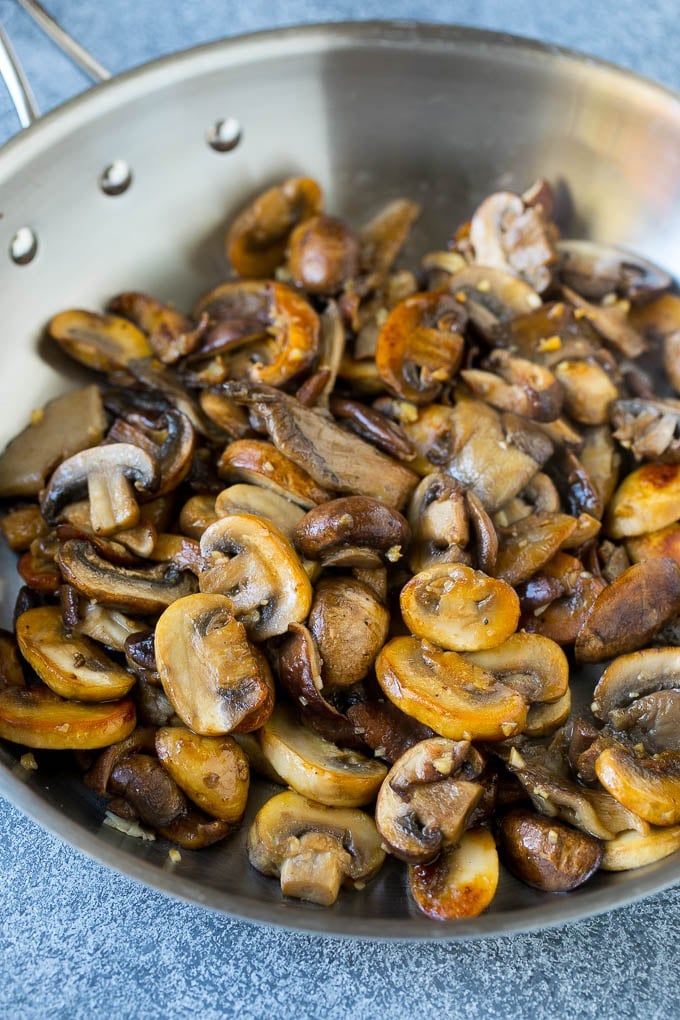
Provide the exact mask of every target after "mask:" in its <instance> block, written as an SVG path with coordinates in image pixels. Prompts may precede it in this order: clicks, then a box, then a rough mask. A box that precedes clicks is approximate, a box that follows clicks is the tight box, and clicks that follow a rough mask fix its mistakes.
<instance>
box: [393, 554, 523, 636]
mask: <svg viewBox="0 0 680 1020" xmlns="http://www.w3.org/2000/svg"><path fill="white" fill-rule="evenodd" d="M400 603H401V611H402V614H403V617H404V622H405V623H406V626H407V627H408V628H409V630H410V631H411V632H412V633H413V634H416V635H417V636H418V637H422V638H425V639H426V640H427V641H432V642H434V643H436V644H438V645H440V646H441V647H442V648H447V649H449V650H451V651H463V652H464V651H477V650H479V649H482V648H493V647H494V646H495V645H499V644H501V642H503V641H505V639H506V638H508V637H509V636H510V635H511V634H512V633H513V631H514V630H515V629H516V627H517V623H518V620H519V599H518V598H517V595H516V594H515V592H514V591H513V590H512V588H511V587H510V585H508V584H506V583H505V581H500V580H497V579H496V578H492V577H488V576H487V575H486V574H483V573H482V572H481V571H479V570H473V569H472V568H471V567H467V566H465V565H464V564H462V563H452V564H440V565H438V566H434V567H430V568H429V569H428V570H422V571H421V572H420V573H419V574H416V575H415V577H413V578H411V580H410V581H409V582H408V583H407V584H406V585H405V586H404V587H403V588H402V591H401V596H400Z"/></svg>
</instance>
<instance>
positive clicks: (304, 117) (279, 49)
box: [0, 23, 680, 939]
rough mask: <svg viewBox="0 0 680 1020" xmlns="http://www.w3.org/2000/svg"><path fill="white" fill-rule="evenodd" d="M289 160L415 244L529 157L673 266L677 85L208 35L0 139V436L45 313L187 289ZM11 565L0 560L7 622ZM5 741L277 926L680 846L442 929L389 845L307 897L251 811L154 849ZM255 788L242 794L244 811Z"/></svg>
mask: <svg viewBox="0 0 680 1020" xmlns="http://www.w3.org/2000/svg"><path fill="white" fill-rule="evenodd" d="M26 112H27V116H28V111H26ZM218 121H226V122H228V123H227V130H226V136H227V143H229V141H231V142H233V141H234V139H235V137H236V136H237V135H238V130H240V140H239V141H238V144H236V145H234V146H232V147H231V148H226V145H225V146H223V148H226V151H222V152H220V151H216V149H214V148H212V147H211V145H210V144H209V143H208V141H207V138H208V137H209V136H210V133H211V129H212V128H213V126H214V125H215V123H216V122H218ZM235 122H238V130H237V125H236V123H235ZM223 136H225V132H223ZM116 161H122V162H124V163H125V164H126V165H127V167H128V168H129V170H130V173H131V184H130V186H129V187H127V189H125V190H123V191H122V193H120V194H118V195H110V194H106V193H104V192H103V191H102V187H101V175H102V173H103V171H104V170H105V168H107V167H109V166H111V164H116ZM117 170H118V171H120V170H121V166H120V165H118V164H117ZM302 171H304V172H305V173H307V174H310V175H313V176H314V177H317V178H318V179H319V180H320V181H321V182H322V183H323V185H324V188H325V191H326V194H327V206H328V207H329V208H330V209H332V210H336V211H338V212H339V213H341V214H343V215H345V216H347V217H349V218H350V219H351V220H353V221H354V222H357V221H359V222H360V221H361V219H362V217H364V216H365V215H366V214H369V213H370V212H372V211H373V210H375V209H376V208H377V207H378V206H379V205H380V203H382V202H384V201H385V200H386V199H388V198H390V197H393V196H397V195H406V196H410V197H414V198H417V199H418V200H419V201H421V202H422V203H423V206H424V215H423V218H422V221H421V223H420V225H419V227H418V229H417V232H416V236H415V238H414V250H422V249H423V246H424V245H425V244H427V243H429V244H441V243H442V242H443V241H445V239H446V237H447V235H448V232H449V231H450V229H451V228H452V227H453V225H454V224H456V223H457V222H458V221H459V220H460V219H461V218H462V217H464V216H465V215H466V214H467V213H469V211H470V210H471V209H472V208H473V206H474V204H475V203H476V202H477V201H478V200H479V199H481V198H482V197H483V196H484V195H485V194H486V193H487V192H489V191H490V190H493V189H494V188H498V187H499V186H502V187H509V188H518V189H522V188H523V187H525V186H526V185H528V184H529V183H530V182H531V181H532V180H533V179H534V178H535V177H536V176H538V175H543V176H545V177H548V178H550V179H551V180H553V181H558V182H562V183H563V184H564V185H565V193H566V189H568V192H569V193H570V194H571V196H572V197H573V203H574V210H573V213H572V216H571V221H570V224H569V230H570V233H571V234H573V235H580V236H585V235H591V236H593V237H595V238H598V239H601V240H604V241H612V242H617V243H621V244H625V245H628V246H629V247H632V248H634V249H637V250H638V251H640V252H642V253H644V254H646V255H649V256H650V257H652V258H653V259H655V260H656V261H658V262H660V263H662V264H663V265H664V266H665V267H666V268H667V269H669V270H671V271H672V272H674V273H675V274H676V275H677V274H679V273H680V98H679V97H678V96H677V95H675V94H672V93H670V92H668V91H666V90H664V89H662V88H661V87H659V86H657V85H654V84H652V83H650V82H647V81H644V80H642V79H640V78H638V77H636V76H634V75H632V74H629V73H627V72H624V71H622V70H619V69H617V68H615V67H611V66H608V65H605V64H602V63H599V62H596V61H593V60H590V59H587V58H585V57H581V56H578V55H575V54H573V53H569V52H565V51H564V50H560V49H557V48H555V47H547V46H542V45H539V44H537V43H532V42H528V41H525V40H522V39H518V38H513V37H509V36H501V35H495V34H491V33H486V32H479V31H473V30H469V29H459V28H455V27H450V26H446V27H444V26H431V25H430V26H426V25H417V24H403V23H362V24H345V25H320V26H310V27H306V28H300V29H292V30H286V31H277V32H267V33H263V34H260V35H256V36H249V37H245V38H240V39H234V40H228V41H223V42H217V43H214V44H212V45H209V46H205V47H201V48H199V49H196V50H192V51H190V52H187V53H180V54H178V55H176V56H173V57H170V58H166V59H163V60H160V61H157V62H155V63H153V64H151V65H149V66H147V67H144V68H141V69H139V70H135V71H132V72H130V73H128V74H125V75H122V76H121V77H119V78H116V79H113V80H111V81H109V82H106V83H104V84H100V85H98V86H97V87H95V88H94V89H93V90H92V91H91V92H88V93H86V94H85V95H83V96H80V97H78V98H77V99H75V100H73V101H71V102H70V103H67V104H66V106H64V107H62V108H61V109H60V110H58V111H56V112H54V113H52V114H50V115H49V116H47V117H45V118H44V119H43V120H41V121H39V122H38V123H36V124H34V125H33V126H32V127H30V128H29V129H28V130H27V131H25V132H23V133H22V134H20V135H19V136H18V137H17V138H15V139H14V140H13V141H11V142H10V143H9V144H8V145H7V146H6V147H5V149H4V150H3V151H2V153H0V213H1V216H0V305H1V307H2V316H1V319H0V321H1V322H2V328H3V337H2V373H1V376H0V387H1V393H2V395H1V397H0V443H4V442H5V441H6V440H7V439H9V437H10V436H11V435H12V434H13V433H14V432H16V431H17V429H18V428H19V427H21V426H23V424H24V423H25V422H26V420H27V417H28V414H29V412H30V410H31V409H32V408H34V407H36V406H38V405H40V404H42V403H43V402H44V401H45V400H46V399H47V398H48V397H49V396H51V395H52V394H53V393H54V392H55V391H57V390H58V389H59V388H63V387H64V385H65V381H64V375H65V374H66V373H67V371H68V370H67V368H66V366H65V365H64V364H63V362H62V361H61V360H59V358H58V357H57V355H55V354H54V352H50V351H49V350H48V349H47V348H43V345H42V342H41V339H40V338H41V330H42V327H43V325H44V323H45V321H46V319H47V318H48V317H49V316H50V315H52V314H53V313H54V312H55V311H57V310H59V309H62V308H64V307H71V306H84V307H94V308H96V307H98V306H99V305H100V304H101V303H102V302H104V301H105V300H106V299H107V298H108V297H109V296H110V295H112V294H114V293H116V292H117V291H120V290H124V289H132V288H134V289H142V290H148V291H150V292H151V293H153V294H156V295H158V296H159V297H161V298H163V299H172V300H174V301H176V302H177V303H178V305H179V306H180V307H181V306H190V305H191V302H192V299H193V298H195V297H196V296H197V295H198V294H199V293H200V292H203V291H205V290H206V289H207V288H208V287H210V286H212V285H213V284H214V283H215V282H216V281H218V280H219V279H220V278H221V277H222V276H223V274H224V271H225V265H224V261H223V254H222V234H223V224H224V222H225V220H226V218H227V216H228V215H229V214H230V213H231V212H233V211H234V210H235V209H236V208H238V206H239V204H240V203H241V202H242V201H243V200H244V199H245V198H246V196H249V195H251V194H252V193H253V192H254V191H255V190H256V189H258V188H262V187H263V186H265V185H267V184H268V183H269V182H272V181H274V180H276V179H277V178H280V177H282V176H284V175H288V174H291V173H296V172H302ZM120 176H122V177H124V176H125V174H124V168H123V173H122V175H121V174H120V173H119V177H120ZM563 211H564V210H563ZM22 228H29V229H30V230H31V231H33V234H34V237H35V241H36V244H37V249H36V253H35V257H33V258H32V259H31V260H30V261H28V262H26V263H25V264H17V263H16V262H14V261H12V258H11V257H10V254H9V253H10V249H11V247H12V244H13V239H14V238H15V237H16V235H17V234H18V233H19V235H20V239H21V238H25V236H26V234H25V233H21V231H22ZM29 247H30V245H29ZM15 254H16V249H15ZM29 255H30V251H29ZM14 576H15V575H14V565H13V562H11V558H10V557H9V556H6V557H5V559H4V560H3V561H2V564H0V578H1V582H0V583H1V584H2V603H3V606H4V616H5V621H7V619H8V618H9V613H10V611H11V608H10V607H11V606H12V603H13V598H14V591H15V581H14ZM585 691H586V688H583V690H582V693H583V694H584V696H587V693H585ZM17 757H18V752H17V749H16V748H14V747H12V746H10V745H6V746H4V747H0V763H1V766H0V792H2V793H3V794H4V795H5V796H7V797H8V798H9V799H10V800H12V801H13V802H14V803H15V804H17V805H18V806H19V807H20V808H22V809H23V810H24V811H26V812H27V813H28V814H30V815H31V816H32V817H34V818H35V819H36V820H37V821H39V822H40V823H41V824H42V825H44V826H46V827H47V828H49V829H50V830H51V831H53V832H54V833H56V834H57V835H59V836H61V837H62V838H64V839H66V840H68V841H69V842H70V843H71V844H73V845H74V846H76V847H78V848H79V849H81V850H83V851H84V852H86V853H89V854H91V855H92V856H94V857H96V858H98V859H99V860H101V861H103V862H105V863H106V864H109V865H111V866H112V867H114V868H117V869H119V870H120V871H123V872H125V873H127V874H129V875H132V876H134V877H135V878H138V879H141V880H142V881H144V882H147V883H149V884H150V885H153V886H156V887H157V888H160V889H162V890H164V891H166V892H169V893H172V894H174V895H179V896H183V897H185V898H187V899H190V900H193V901H195V902H196V903H200V904H204V905H206V906H209V907H212V908H215V909H218V910H222V911H225V912H227V913H229V914H232V915H235V916H239V917H244V918H249V919H252V920H256V921H261V922H267V923H271V924H278V925H285V926H288V927H291V928H301V929H307V930H309V931H314V932H319V933H327V934H333V935H360V936H365V937H379V938H416V939H426V938H429V939H442V938H444V939H455V938H461V937H471V936H483V935H491V934H499V933H510V932H517V931H522V930H526V929H529V928H536V927H542V926H547V925H554V924H559V923H562V922H564V921H567V920H569V919H572V918H577V917H583V916H586V915H589V914H593V913H597V912H599V911H604V910H607V909H610V908H613V907H615V906H619V905H621V904H624V903H626V902H629V901H630V900H633V899H635V898H638V897H641V896H643V895H645V894H648V893H651V892H653V891H656V890H660V889H663V888H665V887H667V886H669V885H671V884H673V883H674V882H676V881H677V880H678V878H679V877H680V861H679V860H678V859H677V856H676V857H674V858H669V859H667V860H666V861H664V862H662V863H660V864H658V865H655V866H652V867H649V868H646V869H643V870H641V871H637V872H632V873H628V874H618V875H611V874H610V875H605V874H600V875H599V876H596V878H595V880H594V881H593V882H591V883H590V884H588V885H587V886H586V887H584V888H582V889H581V890H578V891H576V892H574V893H571V894H570V895H568V896H562V897H551V896H548V895H543V894H540V893H538V892H535V891H533V890H530V889H529V888H527V887H525V886H521V885H520V884H519V883H516V882H515V881H514V880H512V879H510V878H509V877H506V878H504V880H503V883H502V885H501V888H500V890H499V893H498V895H497V897H496V899H495V900H494V903H493V905H492V907H491V909H490V911H489V912H488V913H487V914H485V915H484V916H482V917H480V918H478V919H476V920H473V921H468V922H465V923H461V924H448V925H442V924H438V923H436V922H433V921H429V920H428V919H426V918H425V917H424V916H423V915H420V914H419V913H418V911H417V909H416V908H415V907H414V906H413V905H412V904H411V902H410V901H409V897H408V894H407V891H406V887H405V883H404V876H403V871H402V869H401V868H400V867H398V866H396V865H395V864H392V865H390V866H387V867H386V868H385V869H384V871H383V873H382V875H381V876H380V877H379V878H378V879H377V880H376V881H375V882H373V883H372V884H371V885H370V886H369V888H368V889H367V890H366V892H365V894H362V895H357V894H350V893H348V894H345V895H342V896H341V897H340V900H339V902H338V903H337V904H336V906H335V907H333V908H332V909H330V910H322V909H320V908H315V907H312V906H305V905H302V904H300V903H296V902H293V901H283V900H282V898H281V896H280V893H279V890H278V885H277V883H276V882H274V881H273V880H270V879H266V878H263V877H262V876H261V875H259V874H257V873H256V872H255V871H253V870H252V869H251V868H250V867H249V866H248V864H247V861H246V857H245V851H244V839H245V832H246V829H247V822H248V820H246V824H245V825H244V827H243V828H242V829H241V831H240V833H238V834H237V835H235V836H234V838H232V839H230V840H228V841H227V842H226V843H225V844H224V845H222V846H218V847H215V848H212V849H209V850H206V851H202V852H200V853H195V854H191V853H188V852H185V853H183V855H182V861H181V863H180V864H179V865H173V864H171V863H170V861H169V860H168V856H167V846H164V845H163V844H162V843H160V842H159V843H151V844H150V843H141V842H139V841H138V840H135V839H131V838H129V837H126V836H123V835H121V834H119V833H117V832H115V831H113V830H112V829H110V828H108V827H102V825H101V819H102V811H101V807H100V806H99V805H98V804H96V803H95V802H94V801H93V800H92V799H90V798H89V797H88V794H87V792H86V791H85V790H84V788H83V787H82V786H81V785H80V783H79V782H77V781H76V780H75V779H74V778H73V776H72V774H71V772H70V771H69V768H68V765H67V764H66V763H64V764H63V765H62V764H57V765H56V766H55V768H54V771H53V772H50V773H49V774H47V773H46V772H45V771H43V770H41V771H39V772H37V773H27V772H25V771H24V770H23V769H22V768H21V767H20V766H18V764H17ZM268 793H269V790H268V789H267V788H266V787H265V786H264V785H262V786H261V787H260V788H259V789H257V790H256V792H255V794H254V796H253V798H252V802H251V814H250V815H249V817H251V816H252V812H254V810H255V809H256V808H257V806H258V805H259V803H261V802H262V800H263V799H264V798H265V797H266V796H267V795H268Z"/></svg>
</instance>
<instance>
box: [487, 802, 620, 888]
mask: <svg viewBox="0 0 680 1020" xmlns="http://www.w3.org/2000/svg"><path fill="white" fill-rule="evenodd" d="M498 837H499V842H498V849H499V850H500V853H501V858H502V860H503V863H504V864H505V865H506V866H507V867H508V868H509V869H510V871H511V872H512V873H513V875H515V876H516V878H519V879H520V881H522V882H525V883H526V884H527V885H530V886H532V887H533V888H534V889H541V890H542V891H543V892H553V893H554V892H570V890H572V889H576V888H578V886H580V885H583V883H584V882H587V881H588V879H589V878H591V877H592V875H594V874H595V872H596V871H597V869H598V868H599V866H600V864H601V862H602V855H603V849H602V843H601V842H600V840H598V839H595V838H594V837H593V836H588V835H587V834H586V833H584V832H579V831H577V830H576V829H572V828H570V826H568V825H564V824H563V823H562V822H558V821H555V820H554V819H548V818H546V817H545V816H544V815H538V814H534V813H533V812H532V811H527V810H525V809H524V808H515V809H514V810H513V811H510V812H509V814H507V815H505V817H504V818H503V820H502V821H501V823H500V825H499V827H498Z"/></svg>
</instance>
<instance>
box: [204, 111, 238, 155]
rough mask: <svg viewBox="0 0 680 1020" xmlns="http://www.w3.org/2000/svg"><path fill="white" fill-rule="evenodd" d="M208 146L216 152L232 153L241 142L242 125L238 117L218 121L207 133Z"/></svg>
mask: <svg viewBox="0 0 680 1020" xmlns="http://www.w3.org/2000/svg"><path fill="white" fill-rule="evenodd" d="M206 137H207V139H208V145H209V146H210V148H211V149H214V150H215V152H231V150H232V149H235V148H236V146H237V145H238V143H239V142H240V141H241V125H240V124H239V122H238V121H237V120H236V117H224V118H223V119H222V120H216V121H215V123H214V124H213V126H212V127H211V128H208V133H207V136H206Z"/></svg>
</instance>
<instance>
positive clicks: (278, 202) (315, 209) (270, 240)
mask: <svg viewBox="0 0 680 1020" xmlns="http://www.w3.org/2000/svg"><path fill="white" fill-rule="evenodd" d="M322 201H323V196H322V193H321V188H320V187H319V185H318V184H317V183H316V181H314V180H312V178H311V177H289V178H288V179H287V180H285V181H283V182H282V183H281V184H277V185H276V186H275V187H273V188H269V189H268V190H267V191H264V192H262V194H260V195H258V196H257V198H255V199H254V200H253V201H252V202H250V203H249V204H248V205H247V206H246V207H245V208H244V209H243V210H242V211H241V212H240V213H239V215H238V216H237V217H236V219H235V220H234V222H233V223H232V225H231V226H230V228H229V232H228V233H227V240H226V246H227V257H228V258H229V260H230V262H231V264H232V266H233V267H234V269H235V270H236V272H237V273H238V274H239V276H250V277H267V276H272V275H273V273H274V270H275V269H276V268H277V267H278V266H280V265H281V263H282V262H283V260H284V257H285V252H286V246H287V244H288V238H289V236H290V233H291V231H292V230H293V228H294V227H295V226H296V225H297V224H298V223H301V222H303V221H304V220H306V219H309V218H310V217H311V216H315V215H316V214H317V213H319V212H321V207H322Z"/></svg>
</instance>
